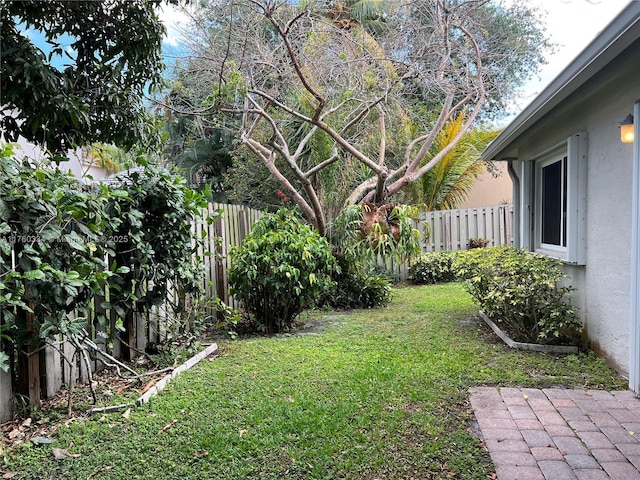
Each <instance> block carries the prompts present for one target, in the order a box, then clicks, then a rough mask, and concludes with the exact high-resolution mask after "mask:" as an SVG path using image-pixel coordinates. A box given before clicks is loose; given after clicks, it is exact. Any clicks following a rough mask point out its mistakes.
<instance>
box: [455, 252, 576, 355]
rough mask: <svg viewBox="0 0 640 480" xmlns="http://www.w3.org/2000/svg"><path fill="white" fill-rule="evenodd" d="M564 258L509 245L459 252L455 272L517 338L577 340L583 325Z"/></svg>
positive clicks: (482, 305) (544, 341) (557, 341)
mask: <svg viewBox="0 0 640 480" xmlns="http://www.w3.org/2000/svg"><path fill="white" fill-rule="evenodd" d="M560 266H561V262H560V261H559V260H555V259H552V258H549V257H546V256H542V255H537V254H534V253H531V252H528V251H526V250H524V249H514V248H511V247H504V246H503V247H490V248H479V249H473V250H468V251H464V252H460V254H459V255H458V256H457V258H456V260H455V261H454V265H453V268H454V271H455V273H456V275H457V276H458V277H459V278H461V279H464V280H465V284H466V288H467V290H468V291H469V293H471V295H472V296H473V297H474V299H475V300H476V302H477V303H478V304H479V305H480V308H481V309H482V310H484V312H485V313H486V314H487V315H488V316H489V317H490V318H491V319H492V320H493V321H494V322H496V323H497V324H498V325H500V327H501V328H502V329H504V330H505V331H506V332H507V333H508V334H509V335H510V336H511V338H513V339H514V340H516V341H520V342H533V343H540V344H563V343H574V344H576V343H578V342H579V340H580V331H581V328H582V325H581V323H580V321H579V319H578V318H577V316H576V309H575V308H574V307H572V306H571V305H570V303H569V292H570V291H571V290H572V289H571V288H570V287H565V286H560V285H559V283H560V282H561V281H562V280H563V279H564V278H566V275H564V274H563V273H562V271H561V269H560Z"/></svg>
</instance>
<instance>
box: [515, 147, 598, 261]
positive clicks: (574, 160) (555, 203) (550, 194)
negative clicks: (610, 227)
mask: <svg viewBox="0 0 640 480" xmlns="http://www.w3.org/2000/svg"><path fill="white" fill-rule="evenodd" d="M526 163H528V164H529V165H528V166H529V167H530V168H525V170H524V174H525V177H526V176H529V178H530V179H531V181H530V182H525V185H527V187H525V188H526V189H527V190H528V193H527V192H524V194H525V198H529V199H530V200H529V201H530V202H531V203H530V205H532V206H533V207H534V208H533V209H531V214H532V215H531V217H530V218H531V220H532V223H531V224H530V232H531V237H530V239H529V241H528V242H526V243H528V244H529V247H530V248H531V250H534V251H536V252H539V253H542V254H545V255H549V256H553V257H556V258H559V259H562V260H565V261H567V262H570V263H575V264H578V265H584V263H585V258H586V240H585V238H586V228H585V225H586V220H585V219H586V135H584V134H581V135H574V136H572V137H570V138H569V139H568V140H567V142H566V143H565V142H563V143H562V144H561V145H559V146H556V148H554V149H551V150H549V151H547V152H546V153H545V154H543V155H540V156H539V157H537V158H535V159H533V161H532V162H526ZM525 218H526V216H525Z"/></svg>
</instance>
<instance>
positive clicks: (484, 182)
mask: <svg viewBox="0 0 640 480" xmlns="http://www.w3.org/2000/svg"><path fill="white" fill-rule="evenodd" d="M495 167H496V170H497V172H498V173H499V174H498V176H497V177H494V176H493V175H492V174H491V173H490V172H488V171H486V170H485V171H484V172H483V173H482V174H481V175H480V176H479V177H478V179H477V180H476V182H475V183H474V185H473V187H472V188H471V190H470V191H469V195H468V196H467V199H466V200H465V202H464V203H463V204H462V205H460V208H478V207H492V206H495V205H509V204H511V203H512V198H513V184H512V182H511V178H510V177H509V174H508V173H507V165H506V164H505V163H502V162H496V163H495Z"/></svg>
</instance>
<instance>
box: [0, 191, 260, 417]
mask: <svg viewBox="0 0 640 480" xmlns="http://www.w3.org/2000/svg"><path fill="white" fill-rule="evenodd" d="M216 211H219V212H220V216H219V218H218V220H217V221H215V222H213V223H212V224H210V225H209V224H208V223H207V222H206V221H202V222H196V223H195V224H194V227H193V229H194V234H195V235H196V236H197V237H198V238H202V234H203V231H204V232H206V234H207V235H206V238H205V242H204V246H202V247H200V248H199V251H198V254H199V257H200V258H201V259H202V260H203V262H204V268H205V276H204V277H205V278H204V282H205V284H204V288H205V291H206V293H207V295H206V297H209V298H215V297H220V298H221V299H222V300H223V301H225V303H227V304H228V305H231V306H233V307H237V306H238V305H237V303H236V301H235V300H234V299H233V298H232V297H230V295H229V286H228V282H227V270H228V268H229V266H230V263H229V256H228V255H227V253H228V251H229V249H230V248H231V247H233V246H235V245H239V244H240V243H241V242H242V240H243V239H244V238H245V237H246V235H247V234H248V233H249V232H250V231H251V227H252V226H253V224H254V223H255V222H256V221H257V220H258V219H259V218H260V217H261V216H262V214H263V213H262V212H260V211H257V210H253V209H249V208H246V207H242V206H239V205H223V204H216V203H212V204H210V205H209V207H208V208H207V209H205V210H204V211H203V220H204V219H206V218H207V217H208V216H209V215H212V214H213V213H214V212H216ZM171 296H172V298H169V299H168V301H167V303H166V304H164V305H160V306H158V307H154V308H153V309H152V310H151V311H150V312H149V313H148V314H146V315H135V316H134V319H133V323H132V325H130V326H128V327H129V328H127V332H126V333H124V334H120V335H118V334H117V333H116V332H117V331H116V329H115V328H114V327H115V322H116V320H117V318H116V317H117V316H116V314H115V312H110V311H109V310H107V311H105V312H104V313H105V314H106V316H107V318H110V319H111V322H110V325H108V326H107V327H101V326H100V325H99V324H98V322H97V321H96V320H95V319H89V321H88V323H87V332H88V333H89V334H90V336H91V341H93V342H94V343H95V344H96V345H98V346H100V347H101V349H104V351H106V352H108V353H109V354H110V355H112V356H113V357H115V358H120V359H122V358H128V357H133V356H135V349H138V350H144V349H145V346H146V345H147V342H158V341H161V340H162V339H163V338H164V337H165V335H166V333H167V331H168V330H169V329H170V328H171V326H172V325H171V322H172V321H174V319H173V318H172V315H171V314H170V313H169V312H170V311H171V308H170V307H169V302H174V303H175V302H177V301H179V300H180V299H178V298H177V295H176V294H175V293H173V294H172V295H171ZM101 300H102V299H96V300H95V302H94V312H95V311H96V310H98V309H100V301H101ZM0 321H1V319H0ZM125 326H126V325H125ZM107 339H109V340H110V341H107ZM109 345H111V346H110V347H109ZM129 345H131V346H133V347H134V348H135V349H132V351H129V348H128V346H129ZM1 348H2V345H0V349H1ZM75 351H76V349H75V347H74V346H73V345H72V343H71V342H69V341H67V340H66V339H64V338H53V339H49V340H48V341H47V344H46V345H45V346H44V348H42V349H41V350H40V351H36V352H34V353H32V354H30V355H28V356H25V355H21V354H18V352H6V353H11V354H12V357H13V361H12V370H11V371H9V372H7V373H5V372H3V371H2V370H0V423H2V422H4V421H7V420H9V419H10V418H11V416H12V401H13V398H14V391H13V386H15V385H19V386H20V388H19V391H21V393H23V394H24V395H28V397H29V399H30V401H31V402H32V403H33V404H36V405H38V404H39V402H40V399H41V398H43V397H44V398H50V397H52V396H53V395H55V394H56V393H57V392H58V391H59V390H60V389H61V388H62V386H63V385H66V384H69V382H86V381H87V380H88V378H89V372H88V368H87V366H86V363H85V362H84V361H82V359H81V358H80V356H79V354H78V355H75V357H74V352H75ZM92 357H93V356H92ZM71 358H74V361H73V363H72V364H71V363H70V362H69V360H68V359H71ZM103 360H105V359H104V358H101V357H100V355H97V356H95V357H93V358H91V359H90V362H89V363H90V368H91V370H92V371H95V370H98V369H100V368H101V366H102V365H103V363H102V361H103ZM27 391H28V393H27Z"/></svg>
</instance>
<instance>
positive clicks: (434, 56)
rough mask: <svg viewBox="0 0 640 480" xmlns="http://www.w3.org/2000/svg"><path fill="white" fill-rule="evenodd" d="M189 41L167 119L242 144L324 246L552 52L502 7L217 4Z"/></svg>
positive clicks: (460, 0)
mask: <svg viewBox="0 0 640 480" xmlns="http://www.w3.org/2000/svg"><path fill="white" fill-rule="evenodd" d="M189 32H190V33H189V38H188V45H187V47H188V48H189V49H190V55H189V58H188V60H187V61H186V62H185V63H184V69H183V70H182V72H180V73H179V74H178V75H177V80H179V82H177V83H176V84H177V85H179V87H180V88H179V91H178V90H174V91H173V92H171V94H169V95H168V96H167V97H166V98H165V100H164V106H165V107H166V108H168V109H170V110H172V112H173V114H176V115H183V116H188V117H189V118H197V119H198V122H199V124H208V125H210V126H215V127H216V128H230V129H232V130H233V131H235V132H236V133H237V135H238V136H239V139H240V142H241V144H242V145H244V146H245V147H246V148H248V150H249V151H251V152H252V153H253V155H254V156H255V157H256V158H258V159H259V160H260V162H261V163H262V165H263V166H264V167H265V168H266V169H267V170H268V171H269V173H270V174H271V175H272V177H273V178H275V179H276V180H277V182H278V184H279V185H280V187H281V189H282V190H283V191H284V193H285V194H286V195H287V196H288V197H289V198H290V199H291V200H292V201H294V202H295V203H296V204H297V205H298V206H299V207H300V209H301V210H302V211H303V212H304V214H305V215H306V217H307V218H308V219H309V220H310V221H311V222H312V223H313V224H314V225H315V226H316V227H317V228H318V229H319V230H320V231H321V232H324V231H325V229H326V226H327V221H328V220H331V217H333V216H335V212H339V211H340V209H341V208H342V207H343V206H344V205H346V204H354V203H363V202H373V203H375V204H383V203H386V202H388V201H389V199H390V198H391V197H392V196H394V195H396V196H397V195H398V194H400V193H401V192H402V191H403V189H405V188H406V187H407V186H409V185H411V184H412V183H413V182H415V181H416V180H418V179H420V178H421V177H423V176H424V175H425V174H426V173H427V172H428V171H429V170H431V169H432V168H433V167H434V166H435V165H436V164H438V162H440V161H441V160H442V159H443V158H445V156H446V155H447V154H448V153H449V152H450V151H451V150H452V149H454V148H455V146H456V145H457V144H458V143H459V142H460V141H461V139H462V138H463V136H464V134H465V133H466V132H467V131H469V130H470V129H471V128H472V126H473V125H474V123H475V122H476V121H477V120H479V119H481V118H490V117H491V116H495V115H497V114H499V112H500V111H501V109H502V107H503V106H504V104H505V102H507V101H509V100H510V99H511V98H513V96H514V95H515V93H516V91H517V89H518V88H519V87H520V86H521V85H522V84H523V82H524V80H525V79H526V78H528V76H529V75H531V74H532V73H534V72H536V71H537V68H538V66H539V65H540V63H541V62H542V61H543V56H542V54H543V51H544V49H545V48H546V47H548V43H547V41H546V40H545V37H544V34H543V32H542V31H541V29H540V22H539V21H538V18H537V13H536V12H535V11H534V10H532V9H531V8H530V7H527V6H525V5H522V4H516V5H513V6H511V7H509V8H506V7H503V6H502V5H501V4H499V3H498V2H494V1H491V0H421V1H419V2H402V1H399V2H391V1H384V0H358V1H355V0H343V1H335V2H326V1H301V2H285V1H274V0H236V1H222V0H209V1H207V2H203V6H202V7H201V8H200V9H199V10H197V11H196V13H195V14H194V16H193V22H192V25H190V27H189ZM178 93H179V95H178ZM460 115H462V117H460ZM454 118H462V119H463V121H462V123H461V126H460V128H459V130H458V133H457V134H456V135H455V136H454V137H453V138H451V139H450V141H449V142H448V143H446V144H444V145H442V146H438V148H434V146H435V145H437V144H436V139H438V137H439V134H440V132H441V130H442V129H443V128H444V127H445V125H446V124H447V121H449V120H451V119H454ZM335 205H339V207H338V208H337V209H335V208H334V210H335V212H334V213H329V214H328V212H330V210H331V207H332V206H334V207H335ZM327 217H329V218H327Z"/></svg>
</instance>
